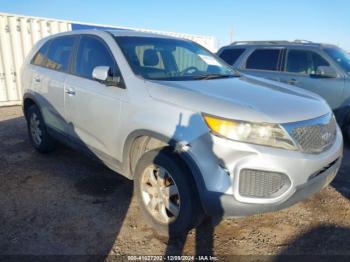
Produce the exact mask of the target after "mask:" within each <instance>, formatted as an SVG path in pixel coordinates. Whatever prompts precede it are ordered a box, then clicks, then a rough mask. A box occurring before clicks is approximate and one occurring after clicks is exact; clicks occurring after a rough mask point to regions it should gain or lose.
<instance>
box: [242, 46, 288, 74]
mask: <svg viewBox="0 0 350 262" xmlns="http://www.w3.org/2000/svg"><path fill="white" fill-rule="evenodd" d="M280 53H281V50H280V49H257V50H255V51H254V52H253V53H252V54H251V55H250V56H249V58H248V60H247V63H246V69H256V70H268V71H277V70H278V60H279V56H280Z"/></svg>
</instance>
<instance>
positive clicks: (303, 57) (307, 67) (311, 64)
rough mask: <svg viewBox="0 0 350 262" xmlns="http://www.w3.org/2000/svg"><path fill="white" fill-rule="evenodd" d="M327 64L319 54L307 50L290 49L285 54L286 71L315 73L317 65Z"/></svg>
mask: <svg viewBox="0 0 350 262" xmlns="http://www.w3.org/2000/svg"><path fill="white" fill-rule="evenodd" d="M319 66H329V63H328V62H327V61H326V60H325V59H324V58H322V57H321V56H320V55H319V54H317V53H315V52H312V51H307V50H290V51H289V52H288V56H287V65H286V71H287V72H290V73H297V74H306V75H309V74H315V72H316V70H317V67H319Z"/></svg>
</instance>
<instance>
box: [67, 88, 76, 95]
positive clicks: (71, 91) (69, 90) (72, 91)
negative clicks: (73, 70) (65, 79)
mask: <svg viewBox="0 0 350 262" xmlns="http://www.w3.org/2000/svg"><path fill="white" fill-rule="evenodd" d="M65 92H66V94H67V95H71V96H74V95H75V91H74V90H73V89H71V88H66V90H65Z"/></svg>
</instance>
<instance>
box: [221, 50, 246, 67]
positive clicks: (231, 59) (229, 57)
mask: <svg viewBox="0 0 350 262" xmlns="http://www.w3.org/2000/svg"><path fill="white" fill-rule="evenodd" d="M244 51H245V49H225V50H224V51H222V52H221V54H220V57H221V58H222V59H223V60H224V61H225V62H226V63H228V64H229V65H233V64H234V63H235V62H236V61H237V59H238V58H239V57H240V56H241V54H243V52H244Z"/></svg>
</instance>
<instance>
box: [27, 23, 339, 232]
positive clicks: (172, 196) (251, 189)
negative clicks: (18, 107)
mask: <svg viewBox="0 0 350 262" xmlns="http://www.w3.org/2000/svg"><path fill="white" fill-rule="evenodd" d="M22 84H23V87H24V89H25V90H24V91H25V92H24V93H25V94H24V104H23V110H24V114H25V117H26V119H27V122H28V130H29V137H30V140H31V142H32V144H33V146H34V147H35V148H36V149H37V150H38V151H39V152H44V153H46V152H50V151H51V150H53V149H54V147H55V144H56V141H61V142H64V143H66V144H69V145H71V146H73V147H75V148H77V149H80V150H81V151H82V152H85V153H86V154H88V155H90V156H92V157H93V158H95V159H97V160H99V161H101V162H103V163H104V164H105V165H107V166H108V167H109V168H111V169H112V170H114V171H116V172H117V173H119V174H121V175H123V176H125V177H127V178H129V179H132V180H134V190H135V194H136V197H137V199H138V201H139V206H140V208H141V209H142V210H143V212H144V214H145V216H146V217H147V219H148V220H149V222H150V223H151V224H152V225H153V227H154V228H156V229H157V230H158V232H159V233H160V234H170V235H172V236H175V235H179V234H182V233H184V232H186V231H187V230H189V229H190V228H191V227H193V226H195V225H196V223H198V222H199V221H200V220H201V218H202V217H203V215H209V216H212V217H218V218H221V217H223V216H246V215H250V214H256V213H260V212H268V211H274V210H278V209H281V208H285V207H288V206H290V205H292V204H294V203H296V202H298V201H301V200H302V199H305V198H306V197H308V196H310V195H312V194H313V193H315V192H318V191H319V190H321V189H322V188H323V187H325V186H326V185H328V184H329V183H330V181H331V180H332V179H333V178H334V177H335V175H336V173H337V171H338V168H339V166H340V163H341V159H342V148H343V140H342V134H341V132H340V130H339V128H338V126H337V124H336V121H335V119H334V117H333V114H332V111H331V109H330V108H329V106H328V105H327V103H326V102H325V101H324V100H323V99H321V98H319V97H318V96H317V95H315V94H313V93H311V92H307V91H304V90H302V89H298V88H292V87H291V86H288V85H283V84H277V83H276V82H273V81H269V80H264V79H259V78H254V77H243V76H240V75H239V74H237V73H236V72H235V71H233V70H232V69H231V68H230V67H229V66H227V65H226V63H224V62H222V61H221V60H220V59H219V58H218V57H216V56H215V55H213V54H212V53H210V52H209V51H207V50H205V49H204V48H203V47H201V46H199V45H197V44H195V43H193V42H191V41H188V40H183V39H178V38H172V37H168V36H161V35H153V34H145V33H137V32H133V31H96V30H87V31H74V32H69V33H63V34H59V35H55V36H50V37H48V38H46V39H44V40H41V41H40V42H39V43H38V44H37V45H36V46H35V47H34V49H33V50H32V51H31V53H30V54H29V56H28V58H27V59H26V62H25V64H24V66H23V70H22ZM116 204H117V203H116Z"/></svg>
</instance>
